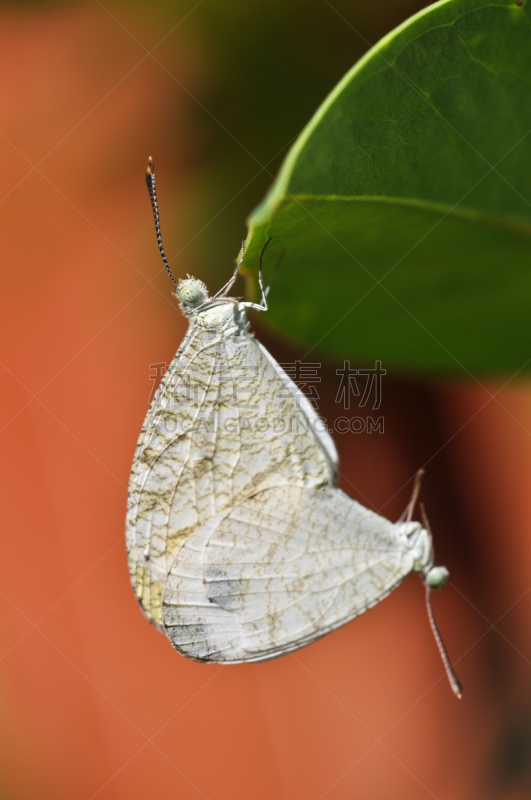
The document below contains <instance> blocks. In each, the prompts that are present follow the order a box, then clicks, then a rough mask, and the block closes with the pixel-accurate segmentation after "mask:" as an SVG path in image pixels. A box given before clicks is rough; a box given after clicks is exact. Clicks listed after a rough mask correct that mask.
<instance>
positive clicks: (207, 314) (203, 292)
mask: <svg viewBox="0 0 531 800" xmlns="http://www.w3.org/2000/svg"><path fill="white" fill-rule="evenodd" d="M175 296H176V297H177V299H178V300H179V302H180V304H181V308H182V311H183V313H184V314H185V315H186V316H187V317H188V319H189V320H190V323H191V324H193V325H195V326H197V327H199V328H203V329H204V330H207V331H212V332H220V333H223V334H224V335H229V336H234V335H236V336H238V335H239V334H242V333H246V332H247V330H248V327H249V323H248V321H247V316H246V314H245V307H244V306H243V305H242V304H241V303H240V302H239V301H238V300H236V299H234V298H232V297H220V298H219V299H216V298H212V299H211V298H210V297H209V296H208V289H207V287H206V286H205V284H204V283H203V282H202V281H199V280H197V278H191V277H190V276H189V277H188V278H187V279H186V280H181V281H179V283H178V285H177V289H176V291H175Z"/></svg>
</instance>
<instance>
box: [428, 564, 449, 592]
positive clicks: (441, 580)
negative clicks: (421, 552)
mask: <svg viewBox="0 0 531 800" xmlns="http://www.w3.org/2000/svg"><path fill="white" fill-rule="evenodd" d="M449 578H450V573H449V572H448V570H447V569H446V567H432V568H431V569H430V570H428V572H427V573H426V575H425V576H424V583H425V584H426V586H427V587H428V589H442V587H443V586H446V584H447V583H448V580H449Z"/></svg>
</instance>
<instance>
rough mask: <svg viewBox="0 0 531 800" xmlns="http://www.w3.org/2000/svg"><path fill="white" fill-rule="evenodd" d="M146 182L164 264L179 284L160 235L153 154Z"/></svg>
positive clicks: (149, 161) (171, 276)
mask: <svg viewBox="0 0 531 800" xmlns="http://www.w3.org/2000/svg"><path fill="white" fill-rule="evenodd" d="M146 184H147V188H148V192H149V197H150V200H151V207H152V209H153V216H154V217H155V230H156V232H157V244H158V246H159V251H160V254H161V256H162V260H163V261H164V266H165V267H166V269H167V270H168V275H169V276H170V278H171V279H172V281H173V282H174V284H175V285H176V286H177V281H176V280H175V278H174V277H173V275H172V271H171V269H170V265H169V264H168V259H167V258H166V253H165V252H164V248H163V246H162V237H161V235H160V219H159V207H158V204H157V187H156V185H155V165H154V163H153V159H152V158H151V156H150V157H149V158H148V166H147V170H146Z"/></svg>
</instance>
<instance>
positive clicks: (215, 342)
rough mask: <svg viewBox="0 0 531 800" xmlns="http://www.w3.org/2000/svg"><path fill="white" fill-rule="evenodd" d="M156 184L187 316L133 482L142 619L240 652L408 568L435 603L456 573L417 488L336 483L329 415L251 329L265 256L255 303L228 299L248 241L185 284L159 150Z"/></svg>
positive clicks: (241, 657)
mask: <svg viewBox="0 0 531 800" xmlns="http://www.w3.org/2000/svg"><path fill="white" fill-rule="evenodd" d="M147 185H148V189H149V193H150V197H151V202H152V206H153V212H154V216H155V227H156V232H157V241H158V245H159V250H160V252H161V255H162V258H163V261H164V264H165V266H166V269H167V271H168V273H169V275H170V277H171V278H172V280H173V281H174V283H175V285H176V290H175V295H176V297H177V299H178V300H179V302H180V305H181V308H182V311H183V312H184V314H185V315H186V316H187V317H188V320H189V328H188V332H187V334H186V336H185V338H184V340H183V342H182V344H181V346H180V347H179V349H178V350H177V353H176V355H175V357H174V359H173V361H172V363H171V365H170V366H169V368H168V369H167V371H166V373H165V375H164V377H163V379H162V382H161V384H160V386H159V388H158V390H157V392H156V394H155V397H154V399H153V402H152V404H151V406H150V409H149V411H148V414H147V416H146V419H145V421H144V425H143V427H142V430H141V433H140V437H139V440H138V444H137V448H136V451H135V456H134V461H133V467H132V472H131V478H130V484H129V500H128V510H127V524H126V541H127V550H128V559H129V569H130V574H131V580H132V583H133V587H134V589H135V592H136V596H137V598H138V600H139V602H140V604H141V606H142V609H143V611H144V613H145V614H146V616H147V617H148V618H149V619H150V620H151V621H152V622H153V623H154V624H155V625H156V626H157V627H159V628H160V629H162V630H163V631H164V633H165V634H166V636H167V637H168V639H169V640H170V642H171V644H172V645H173V647H174V648H175V649H176V650H177V651H178V652H179V653H181V654H182V655H184V656H187V657H189V658H192V659H194V660H196V661H201V662H217V663H237V662H242V661H263V660H266V659H271V658H276V657H278V656H281V655H284V654H286V653H289V652H292V651H293V650H296V649H298V648H300V647H303V646H304V645H306V644H309V643H311V642H313V641H315V640H316V639H318V638H320V637H321V636H323V635H325V634H326V633H328V632H330V631H332V630H334V629H335V628H337V627H339V626H340V625H343V624H345V623H346V622H349V621H350V620H352V619H353V618H354V617H356V616H358V615H359V614H361V613H362V612H363V611H365V610H366V609H368V608H370V607H371V606H373V605H375V604H376V603H378V602H379V601H380V600H382V599H383V598H384V597H385V596H386V595H387V594H389V592H391V591H392V590H393V589H394V588H395V587H396V586H397V585H398V584H399V583H401V581H402V580H403V579H404V578H405V577H406V576H407V575H409V573H411V572H413V571H416V572H419V573H420V574H421V575H422V577H423V579H424V583H425V585H426V587H427V596H428V600H429V592H430V590H431V588H437V587H439V586H442V585H444V583H446V581H447V580H448V571H447V570H446V569H445V568H444V567H435V566H434V565H433V546H432V536H431V532H430V530H429V526H422V525H421V524H420V523H418V522H414V521H412V520H411V514H412V511H413V506H414V503H415V499H416V496H415V497H414V498H412V502H411V503H410V506H409V507H408V509H409V511H408V514H407V515H406V518H405V519H404V520H403V521H401V522H398V523H392V522H390V521H389V520H387V519H385V518H384V517H381V516H380V515H378V514H376V513H375V512H373V511H371V510H369V509H367V508H364V507H363V506H362V505H360V504H359V503H357V502H356V501H355V500H353V499H351V498H350V497H348V496H347V495H346V494H345V493H344V492H342V491H341V490H340V489H339V488H337V486H336V482H337V472H338V457H337V452H336V448H335V446H334V443H333V440H332V438H331V437H330V435H329V433H328V430H327V428H326V425H324V424H323V420H321V419H320V418H319V417H318V415H317V414H316V412H315V411H314V409H313V407H312V405H311V403H310V402H309V400H308V399H307V397H306V396H305V395H304V393H303V392H302V391H301V390H300V389H299V388H298V387H297V386H296V384H295V383H294V382H293V381H292V380H291V379H290V378H289V376H288V375H287V374H286V373H285V372H284V370H283V369H282V368H281V367H280V365H279V364H278V363H277V362H276V361H275V359H274V358H273V357H272V356H271V355H270V353H269V352H268V351H267V350H266V349H265V347H264V346H263V345H262V344H261V343H260V342H259V341H258V340H257V339H256V338H255V337H254V336H253V334H252V333H251V331H250V329H249V322H248V320H247V309H248V308H256V309H259V310H262V311H265V310H267V307H268V304H267V296H268V289H266V290H264V286H263V282H262V269H261V267H262V257H261V258H260V271H259V281H258V282H259V286H260V290H261V293H262V302H261V303H260V304H258V303H251V302H244V301H242V300H241V299H236V298H232V297H229V296H228V292H229V291H230V289H231V287H232V285H233V283H234V281H235V280H236V277H237V274H238V269H239V267H240V265H241V262H242V260H243V253H244V246H242V256H241V258H240V261H239V263H238V265H237V267H236V271H235V272H234V274H233V276H232V277H231V279H230V280H229V281H228V282H227V284H226V285H225V286H224V287H223V288H222V289H221V290H220V291H219V292H218V293H217V294H215V295H214V296H213V297H209V295H208V291H207V288H206V286H205V284H204V283H202V282H201V281H199V280H197V279H195V278H192V277H188V278H187V279H185V280H179V281H176V280H175V278H174V277H173V275H172V273H171V270H170V267H169V264H168V261H167V259H166V255H165V253H164V248H163V247H162V240H161V234H160V222H159V215H158V204H157V196H156V186H155V173H154V166H153V161H152V159H151V158H150V159H149V164H148V170H147ZM266 246H267V243H266ZM262 255H263V251H262ZM268 288H269V287H268ZM416 492H417V493H418V488H417V489H416ZM428 610H429V615H430V622H431V623H432V628H433V629H434V633H435V635H436V639H437V643H438V646H439V649H440V651H441V655H442V657H443V661H444V663H445V666H446V668H447V672H448V675H449V678H450V682H451V685H452V688H453V690H454V692H455V693H456V694H457V695H458V696H460V694H461V687H460V685H459V682H458V681H457V678H456V677H455V675H454V673H453V670H452V668H451V666H450V663H449V660H448V657H447V655H446V651H445V649H444V645H443V644H442V640H441V639H440V636H439V635H438V631H437V630H436V626H435V622H434V620H433V615H432V613H431V606H430V605H429V603H428Z"/></svg>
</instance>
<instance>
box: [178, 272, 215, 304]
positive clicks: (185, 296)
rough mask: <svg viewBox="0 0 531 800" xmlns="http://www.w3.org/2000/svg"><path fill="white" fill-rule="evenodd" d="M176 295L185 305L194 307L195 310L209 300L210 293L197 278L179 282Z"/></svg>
mask: <svg viewBox="0 0 531 800" xmlns="http://www.w3.org/2000/svg"><path fill="white" fill-rule="evenodd" d="M175 295H176V297H177V298H178V300H180V301H181V303H183V305H187V306H193V307H194V308H196V307H197V306H200V305H201V304H202V303H204V302H205V300H207V299H208V291H207V288H206V286H205V284H204V283H203V282H202V281H198V280H196V278H188V279H187V280H185V281H179V283H178V285H177V289H176V290H175Z"/></svg>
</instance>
